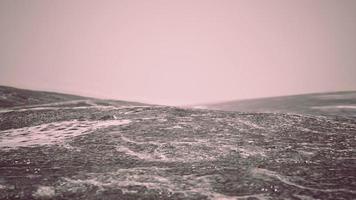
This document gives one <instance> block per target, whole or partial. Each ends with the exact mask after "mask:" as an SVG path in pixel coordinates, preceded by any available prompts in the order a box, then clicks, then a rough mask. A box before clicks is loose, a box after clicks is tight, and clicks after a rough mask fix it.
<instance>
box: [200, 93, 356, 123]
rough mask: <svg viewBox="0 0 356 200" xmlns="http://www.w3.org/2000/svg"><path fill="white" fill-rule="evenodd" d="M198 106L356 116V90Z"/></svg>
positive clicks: (248, 110)
mask: <svg viewBox="0 0 356 200" xmlns="http://www.w3.org/2000/svg"><path fill="white" fill-rule="evenodd" d="M196 107H198V108H207V109H214V110H224V111H242V112H273V113H297V114H309V115H337V116H353V117H356V91H343V92H329V93H314V94H302V95H292V96H279V97H269V98H259V99H248V100H236V101H228V102H222V103H213V104H206V105H200V106H196Z"/></svg>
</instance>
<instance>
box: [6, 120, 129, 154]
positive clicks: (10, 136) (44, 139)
mask: <svg viewBox="0 0 356 200" xmlns="http://www.w3.org/2000/svg"><path fill="white" fill-rule="evenodd" d="M130 122H131V121H130V120H106V121H78V120H72V121H62V122H53V123H48V124H41V125H38V126H33V127H24V128H19V129H10V130H5V131H0V148H4V147H6V148H16V147H29V146H36V145H52V144H58V143H63V142H64V141H65V140H68V139H71V138H73V137H76V136H79V135H84V134H89V133H92V132H93V131H95V130H98V129H103V128H107V127H110V126H119V125H124V124H128V123H130Z"/></svg>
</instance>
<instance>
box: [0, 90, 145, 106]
mask: <svg viewBox="0 0 356 200" xmlns="http://www.w3.org/2000/svg"><path fill="white" fill-rule="evenodd" d="M88 100H90V101H95V103H96V104H102V105H120V106H123V105H146V104H143V103H138V102H129V101H118V100H101V99H95V98H90V97H83V96H77V95H71V94H62V93H56V92H44V91H34V90H25V89H19V88H14V87H8V86H0V108H9V107H17V106H34V105H39V104H51V103H52V104H53V103H65V104H66V105H67V106H68V104H73V105H74V104H75V105H76V106H80V105H84V104H88V102H87V101H88ZM52 106H53V105H52Z"/></svg>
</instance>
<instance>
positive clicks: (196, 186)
mask: <svg viewBox="0 0 356 200" xmlns="http://www.w3.org/2000/svg"><path fill="white" fill-rule="evenodd" d="M77 103H82V104H80V105H78V104H77ZM355 139H356V119H355V118H352V117H341V116H338V117H326V116H311V115H298V114H276V113H240V112H226V111H211V110H198V109H181V108H175V107H166V106H135V105H125V106H119V105H116V106H115V105H112V104H108V105H103V104H97V103H96V102H95V101H92V100H83V102H80V101H79V102H78V101H76V102H75V104H74V105H73V102H68V103H61V104H60V105H59V104H54V103H52V104H45V105H41V104H39V105H37V106H32V107H23V108H21V107H9V108H6V109H2V110H0V199H26V200H27V199H109V200H110V199H248V200H253V199H261V200H262V199H305V200H309V199H355V198H356V190H355V188H356V174H355V172H356V152H355V146H356V140H355Z"/></svg>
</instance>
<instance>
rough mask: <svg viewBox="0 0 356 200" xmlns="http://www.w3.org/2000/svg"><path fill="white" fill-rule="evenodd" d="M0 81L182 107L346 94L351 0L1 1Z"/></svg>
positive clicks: (355, 39) (355, 56)
mask: <svg viewBox="0 0 356 200" xmlns="http://www.w3.org/2000/svg"><path fill="white" fill-rule="evenodd" d="M0 85H11V86H16V87H22V88H29V89H39V90H51V91H59V92H69V93H74V94H81V95H87V96H94V97H101V98H114V99H122V100H136V101H142V102H148V103H157V104H168V105H182V104H194V103H201V102H214V101H223V100H232V99H244V98H255V97H265V96H275V95H288V94H299V93H309V92H324V91H337V90H355V89H356V1H354V0H349V1H347V0H332V1H329V0H294V1H288V0H280V1H274V0H270V1H264V0H261V1H253V0H246V1H237V0H236V1H233V0H231V1H225V0H214V1H209V0H202V1H194V0H187V1H185V0H175V1H173V0H169V1H166V0H162V1H155V0H148V1H144V0H142V1H134V0H127V1H120V0H117V1H69V0H68V1H45V0H44V1H36V0H32V1H18V0H0Z"/></svg>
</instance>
